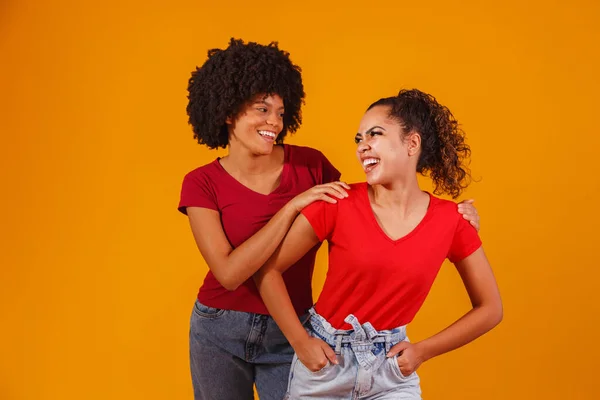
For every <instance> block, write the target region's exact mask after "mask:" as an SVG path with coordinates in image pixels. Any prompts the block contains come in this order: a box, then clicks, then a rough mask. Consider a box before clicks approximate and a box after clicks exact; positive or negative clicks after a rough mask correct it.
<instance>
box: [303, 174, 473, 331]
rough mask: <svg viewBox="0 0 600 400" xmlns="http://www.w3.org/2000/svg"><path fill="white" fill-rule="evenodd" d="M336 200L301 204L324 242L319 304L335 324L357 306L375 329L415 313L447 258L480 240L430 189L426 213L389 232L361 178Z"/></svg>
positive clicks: (340, 323)
mask: <svg viewBox="0 0 600 400" xmlns="http://www.w3.org/2000/svg"><path fill="white" fill-rule="evenodd" d="M351 187H352V190H350V191H348V194H349V197H348V198H346V199H345V200H344V201H340V202H338V203H337V204H330V203H326V202H323V201H319V202H316V203H313V204H311V205H310V206H308V207H306V208H305V209H304V210H302V214H303V215H304V216H305V217H306V218H307V219H308V221H309V222H310V224H311V225H312V227H313V229H314V231H315V233H316V234H317V236H318V237H319V239H320V240H321V241H323V240H327V241H328V242H329V269H328V271H327V279H326V281H325V285H324V287H323V291H322V292H321V296H320V297H319V300H318V301H317V304H316V306H315V308H316V311H317V312H318V313H319V314H321V315H322V316H323V317H325V318H326V319H327V321H329V322H330V323H331V324H332V325H333V326H334V327H336V328H337V329H351V326H350V325H349V324H347V323H345V322H344V318H346V317H347V316H348V314H354V315H355V316H356V317H357V318H358V320H359V321H361V323H365V322H370V323H371V324H372V325H373V327H374V328H375V329H377V330H386V329H392V328H395V327H397V326H401V325H406V324H408V323H409V322H411V321H412V319H413V318H414V316H415V314H416V313H417V312H418V311H419V309H420V308H421V306H422V305H423V302H424V301H425V298H426V297H427V294H428V293H429V290H430V289H431V286H432V285H433V281H434V279H435V277H436V275H437V273H438V271H439V270H440V267H441V266H442V263H443V262H444V260H445V259H446V258H448V259H449V260H450V261H452V262H454V263H456V262H458V261H460V260H462V259H464V258H466V257H467V256H469V255H470V254H472V253H473V252H474V251H475V250H477V249H478V248H479V247H480V246H481V240H480V239H479V235H478V234H477V231H476V230H475V228H473V227H472V226H471V225H470V224H469V223H468V222H467V221H466V220H465V219H464V218H463V217H462V216H461V215H460V214H459V213H458V210H457V206H456V204H455V203H454V202H451V201H447V200H442V199H439V198H437V197H434V196H431V195H430V199H431V200H430V203H429V208H428V209H427V213H426V214H425V217H424V218H423V220H422V221H421V222H420V223H419V224H418V225H417V227H416V228H415V229H414V230H413V231H411V232H410V233H408V234H407V235H406V236H404V237H402V238H400V239H398V240H392V239H390V238H389V237H388V236H387V235H386V234H385V232H384V231H383V229H381V227H380V226H379V223H378V222H377V219H376V218H375V215H374V214H373V211H372V209H371V204H370V201H369V195H368V186H367V184H366V183H358V184H353V185H351Z"/></svg>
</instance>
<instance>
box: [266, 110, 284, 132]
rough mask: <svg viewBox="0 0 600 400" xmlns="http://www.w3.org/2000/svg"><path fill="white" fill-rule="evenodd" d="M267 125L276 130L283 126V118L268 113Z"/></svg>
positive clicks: (276, 114)
mask: <svg viewBox="0 0 600 400" xmlns="http://www.w3.org/2000/svg"><path fill="white" fill-rule="evenodd" d="M267 124H269V125H271V126H273V127H277V128H278V127H279V126H281V125H283V117H282V116H281V115H280V114H279V113H278V112H270V113H269V114H267Z"/></svg>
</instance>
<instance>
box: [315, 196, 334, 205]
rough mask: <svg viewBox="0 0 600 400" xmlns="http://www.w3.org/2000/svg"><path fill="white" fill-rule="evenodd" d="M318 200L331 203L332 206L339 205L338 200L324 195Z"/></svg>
mask: <svg viewBox="0 0 600 400" xmlns="http://www.w3.org/2000/svg"><path fill="white" fill-rule="evenodd" d="M318 198H319V200H323V201H326V202H328V203H331V204H335V203H337V200H336V199H332V198H331V197H329V196H328V195H326V194H322V195H320V196H319V197H318Z"/></svg>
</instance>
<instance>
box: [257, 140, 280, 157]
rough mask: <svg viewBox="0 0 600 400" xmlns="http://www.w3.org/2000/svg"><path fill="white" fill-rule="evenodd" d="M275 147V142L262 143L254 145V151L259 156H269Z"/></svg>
mask: <svg viewBox="0 0 600 400" xmlns="http://www.w3.org/2000/svg"><path fill="white" fill-rule="evenodd" d="M274 147H275V143H273V144H272V145H268V144H262V145H258V146H254V147H253V149H252V153H253V154H255V155H257V156H268V155H269V154H271V153H272V152H273V148H274Z"/></svg>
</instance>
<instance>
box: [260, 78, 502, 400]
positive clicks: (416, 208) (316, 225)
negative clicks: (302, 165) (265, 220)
mask: <svg viewBox="0 0 600 400" xmlns="http://www.w3.org/2000/svg"><path fill="white" fill-rule="evenodd" d="M354 140H355V142H356V144H357V149H356V154H357V157H358V160H359V162H360V163H361V165H362V166H363V169H364V171H365V174H366V182H363V183H357V184H353V185H351V190H349V191H348V194H349V197H348V198H347V199H345V200H344V201H341V202H338V203H335V204H332V203H327V202H324V201H318V202H315V203H312V204H311V205H309V206H307V207H305V208H304V209H303V210H302V211H301V214H300V215H299V216H298V218H297V219H296V220H295V222H294V223H293V225H292V227H291V228H290V230H289V232H288V233H287V236H286V237H285V238H284V240H283V241H282V243H281V245H280V246H279V247H278V249H277V250H276V251H275V253H274V254H273V255H272V256H271V258H270V259H269V261H268V262H267V263H266V264H265V265H264V266H263V268H262V269H261V270H260V271H259V272H258V274H256V275H255V277H254V278H255V280H256V282H257V285H258V288H259V291H260V294H261V296H262V298H263V301H264V303H265V305H266V306H267V308H268V310H269V312H270V313H271V316H272V317H273V318H274V320H275V322H277V324H278V325H279V327H280V329H281V331H282V332H283V333H284V335H285V336H286V337H287V339H288V341H289V342H290V344H291V345H292V347H293V348H294V351H295V358H294V361H293V362H292V368H291V371H290V379H289V383H288V391H287V395H286V398H287V399H308V398H314V399H320V400H327V399H354V398H361V399H380V400H383V399H398V398H402V399H420V398H421V389H420V381H419V377H418V376H417V373H416V370H417V369H418V367H419V366H420V365H421V364H422V363H423V362H424V361H427V360H429V359H431V358H433V357H436V356H438V355H441V354H443V353H446V352H449V351H451V350H454V349H456V348H458V347H461V346H463V345H465V344H467V343H469V342H471V341H473V340H475V339H476V338H478V337H479V336H481V335H483V334H484V333H486V332H487V331H489V330H490V329H492V328H493V327H494V326H496V325H497V324H498V323H499V322H500V321H501V319H502V302H501V299H500V294H499V291H498V287H497V284H496V280H495V278H494V275H493V273H492V269H491V267H490V264H489V262H488V260H487V258H486V255H485V253H484V251H483V248H482V246H481V240H480V238H479V236H478V234H477V231H476V229H474V228H473V227H472V226H471V225H470V224H469V223H468V222H467V221H466V220H465V219H463V218H462V217H461V216H460V214H459V213H458V211H457V209H456V205H455V204H454V203H453V202H451V201H448V200H443V199H440V198H438V197H435V196H434V195H433V194H436V195H439V194H444V193H445V194H448V195H450V196H451V197H453V198H456V197H458V196H459V195H460V194H461V192H462V191H463V190H464V189H465V188H466V187H467V185H468V183H469V177H470V176H469V172H468V170H467V168H466V167H465V164H464V162H465V160H466V159H467V158H468V157H469V155H470V149H469V146H468V145H467V144H466V143H465V135H464V133H463V132H462V131H461V129H460V128H459V125H458V122H457V121H456V119H455V118H454V117H453V115H452V113H451V112H450V110H448V108H446V107H445V106H443V105H441V104H439V103H438V102H437V101H436V99H435V98H434V97H432V96H431V95H428V94H426V93H423V92H421V91H419V90H402V91H400V92H399V93H398V95H397V96H394V97H388V98H384V99H380V100H378V101H376V102H375V103H373V104H372V105H371V106H370V107H369V108H368V109H367V111H366V113H365V115H364V116H363V118H362V121H361V123H360V127H359V130H358V133H357V134H356V135H355V138H354ZM417 173H420V174H425V175H428V176H430V177H431V179H432V180H433V183H434V186H435V189H434V190H433V194H430V193H428V192H425V191H422V190H421V189H420V188H419V184H418V180H417ZM324 240H327V241H328V242H329V269H328V273H327V279H326V281H325V285H324V287H323V291H322V293H321V295H320V297H319V300H318V301H317V303H316V305H315V306H314V307H313V308H312V309H311V310H310V315H311V316H310V319H309V320H308V321H307V322H305V323H304V324H303V323H301V321H300V319H299V318H298V317H297V314H296V312H295V310H294V307H293V305H292V302H291V301H290V297H289V295H288V292H287V288H286V285H285V283H284V281H283V279H282V273H283V272H284V271H285V270H286V269H287V268H288V267H289V266H290V265H292V264H294V263H295V262H296V261H297V260H299V259H300V258H301V257H302V256H303V255H304V254H305V253H306V252H308V251H309V250H310V249H312V248H314V247H315V246H316V245H318V244H319V243H320V242H322V241H324ZM446 258H448V259H449V260H450V261H451V262H452V263H453V264H454V265H455V266H456V268H457V270H458V272H459V274H460V276H461V278H462V280H463V282H464V285H465V288H466V290H467V293H468V295H469V297H470V299H471V303H472V305H473V308H472V309H471V310H470V311H469V312H467V313H466V314H465V315H464V316H463V317H462V318H460V319H459V320H457V321H456V322H455V323H454V324H452V325H451V326H449V327H447V328H446V329H444V330H442V331H441V332H439V333H438V334H436V335H434V336H432V337H430V338H427V339H425V340H422V341H419V342H416V343H412V344H411V343H410V342H409V341H408V338H407V336H406V326H407V324H409V323H410V322H411V321H412V320H413V318H414V317H415V315H416V313H417V312H418V311H419V309H420V308H421V306H422V304H423V302H424V301H425V298H426V296H427V294H428V292H429V290H430V289H431V286H432V285H433V282H434V280H435V277H436V275H437V273H438V271H439V269H440V267H441V265H442V263H443V262H444V260H445V259H446Z"/></svg>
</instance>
